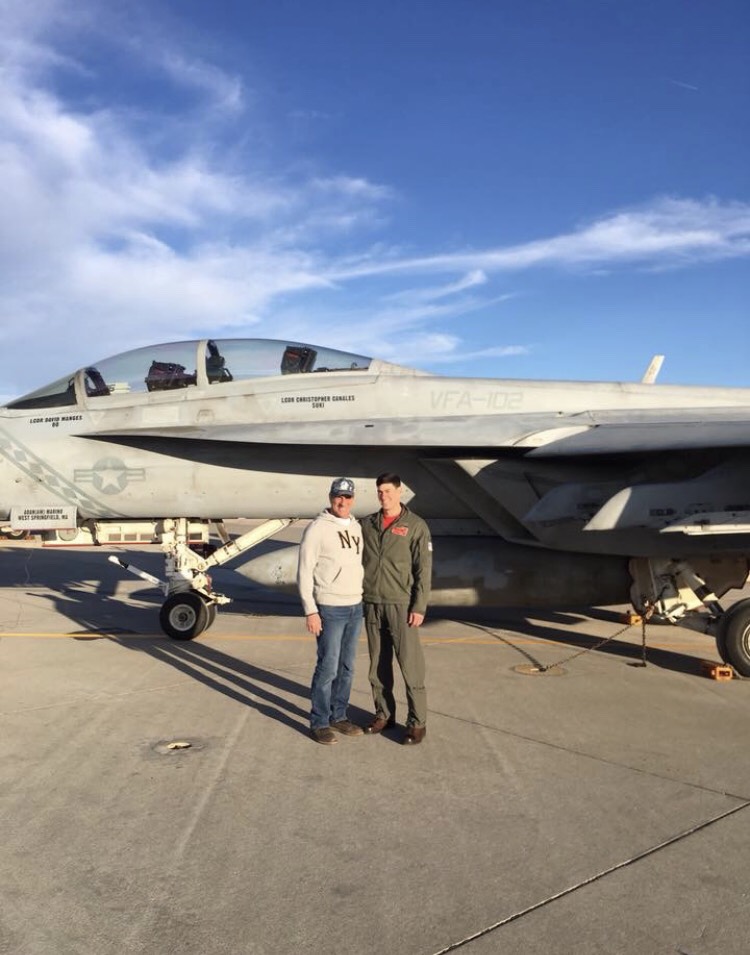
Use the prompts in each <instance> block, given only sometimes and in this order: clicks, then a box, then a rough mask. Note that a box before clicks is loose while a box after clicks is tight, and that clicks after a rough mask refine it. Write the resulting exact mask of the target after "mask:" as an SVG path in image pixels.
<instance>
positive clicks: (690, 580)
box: [630, 557, 750, 677]
mask: <svg viewBox="0 0 750 955" xmlns="http://www.w3.org/2000/svg"><path fill="white" fill-rule="evenodd" d="M699 565H700V566H699ZM749 570H750V565H749V563H748V560H747V558H745V557H737V558H714V559H704V560H702V561H700V562H699V561H694V562H692V563H688V562H687V561H684V560H652V559H648V558H645V557H638V558H634V559H633V560H631V561H630V573H631V576H632V578H633V586H632V588H631V591H630V595H631V600H632V601H633V606H634V607H635V609H636V610H637V611H638V612H639V613H647V612H650V613H651V619H652V620H660V621H662V622H664V623H673V624H679V625H680V626H682V627H688V628H690V629H691V630H697V631H699V632H700V633H707V634H710V635H711V636H713V637H714V638H715V640H716V648H717V650H718V652H719V656H720V657H721V659H722V660H723V661H724V663H728V664H729V665H730V666H732V667H734V669H735V670H736V671H737V672H738V673H739V674H740V675H741V676H747V677H750V599H746V600H738V601H737V603H735V604H733V605H732V606H731V607H729V608H728V609H727V610H724V608H723V607H722V606H721V604H720V603H719V597H722V596H723V595H724V594H725V593H726V592H727V591H728V590H732V589H733V588H739V587H743V586H744V585H745V582H746V581H747V578H748V571H749ZM717 595H718V596H717Z"/></svg>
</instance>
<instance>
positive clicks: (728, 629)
mask: <svg viewBox="0 0 750 955" xmlns="http://www.w3.org/2000/svg"><path fill="white" fill-rule="evenodd" d="M716 648H717V650H718V651H719V656H720V657H721V659H722V660H723V661H724V662H725V663H728V664H729V665H730V666H733V667H734V668H735V670H736V671H737V672H738V673H739V674H740V675H741V676H750V599H747V600H738V601H737V603H736V604H734V606H732V607H730V608H729V610H727V612H726V613H725V614H724V616H723V617H721V619H720V620H719V626H718V630H717V634H716Z"/></svg>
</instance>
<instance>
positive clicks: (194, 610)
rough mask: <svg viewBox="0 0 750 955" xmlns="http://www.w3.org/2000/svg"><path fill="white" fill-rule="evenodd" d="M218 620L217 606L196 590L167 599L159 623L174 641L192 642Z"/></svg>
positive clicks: (173, 595) (160, 613)
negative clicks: (208, 601)
mask: <svg viewBox="0 0 750 955" xmlns="http://www.w3.org/2000/svg"><path fill="white" fill-rule="evenodd" d="M215 619H216V604H214V603H211V604H209V603H207V602H206V600H205V599H204V598H203V597H202V596H201V595H200V594H199V593H196V591H194V590H186V591H184V592H183V593H177V594H172V595H171V596H169V597H167V599H166V600H165V601H164V603H163V604H162V606H161V610H160V611H159V623H160V624H161V628H162V630H163V631H164V633H166V635H167V636H168V637H171V638H172V639H173V640H192V639H193V637H197V636H198V635H199V634H201V633H203V631H204V630H205V629H206V628H207V627H210V626H211V624H212V623H213V622H214V620H215Z"/></svg>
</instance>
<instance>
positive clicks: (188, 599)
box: [109, 517, 294, 640]
mask: <svg viewBox="0 0 750 955" xmlns="http://www.w3.org/2000/svg"><path fill="white" fill-rule="evenodd" d="M293 520H294V519H293V518H281V519H278V520H272V521H265V522H264V523H263V524H260V525H259V526H258V527H255V528H253V530H251V531H248V532H247V534H243V535H242V536H241V537H238V538H236V539H235V540H230V539H229V536H228V534H227V533H226V531H225V530H224V527H223V524H219V525H218V530H219V535H220V537H221V539H222V540H224V542H225V543H224V545H223V546H222V547H219V548H218V549H217V550H215V551H214V552H213V553H212V554H211V555H210V556H209V557H203V556H201V555H200V554H198V553H196V552H195V550H193V549H192V548H191V547H190V545H189V544H188V533H187V531H188V521H187V519H186V518H182V517H180V518H175V519H173V520H166V521H164V532H163V534H162V543H161V546H162V550H163V551H164V554H165V561H164V565H165V576H166V581H164V580H160V579H159V578H158V577H154V576H153V574H148V573H146V571H144V570H140V569H139V568H138V567H134V566H133V565H132V564H127V563H126V562H125V561H124V560H121V559H120V558H119V557H114V556H113V557H110V558H109V559H110V560H111V561H112V562H113V563H115V564H118V565H119V566H120V567H122V568H123V569H124V570H128V571H130V573H132V574H135V575H136V576H137V577H140V578H142V579H143V580H148V581H150V582H151V583H154V584H157V585H158V586H160V587H161V588H162V591H163V592H164V594H165V595H166V600H165V601H164V603H163V604H162V607H161V610H160V611H159V623H160V624H161V628H162V630H163V631H164V633H166V635H167V636H168V637H171V638H172V639H173V640H192V639H193V637H197V636H198V635H199V634H201V633H203V632H204V631H205V630H207V629H208V628H209V627H210V626H211V625H212V624H213V622H214V620H216V614H217V611H218V608H219V605H220V604H228V603H231V598H230V597H226V596H225V595H224V594H220V593H217V592H216V591H215V590H214V589H213V587H212V583H211V578H210V576H209V575H208V573H207V571H208V570H209V569H210V568H211V567H219V566H220V565H221V564H225V563H226V562H227V561H228V560H231V559H232V558H233V557H236V556H237V555H238V554H242V553H244V552H245V551H246V550H249V549H250V548H251V547H255V546H256V545H257V544H260V543H262V542H263V541H264V540H266V539H267V538H268V537H272V536H273V535H274V534H277V533H278V532H279V531H281V530H283V529H284V528H285V527H287V526H288V525H289V524H291V523H292V522H293Z"/></svg>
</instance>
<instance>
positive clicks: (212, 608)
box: [206, 603, 219, 630]
mask: <svg viewBox="0 0 750 955" xmlns="http://www.w3.org/2000/svg"><path fill="white" fill-rule="evenodd" d="M206 610H207V611H208V623H207V624H206V630H208V628H209V627H213V625H214V621H215V620H216V614H217V613H218V612H219V607H218V604H215V603H210V604H206Z"/></svg>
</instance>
